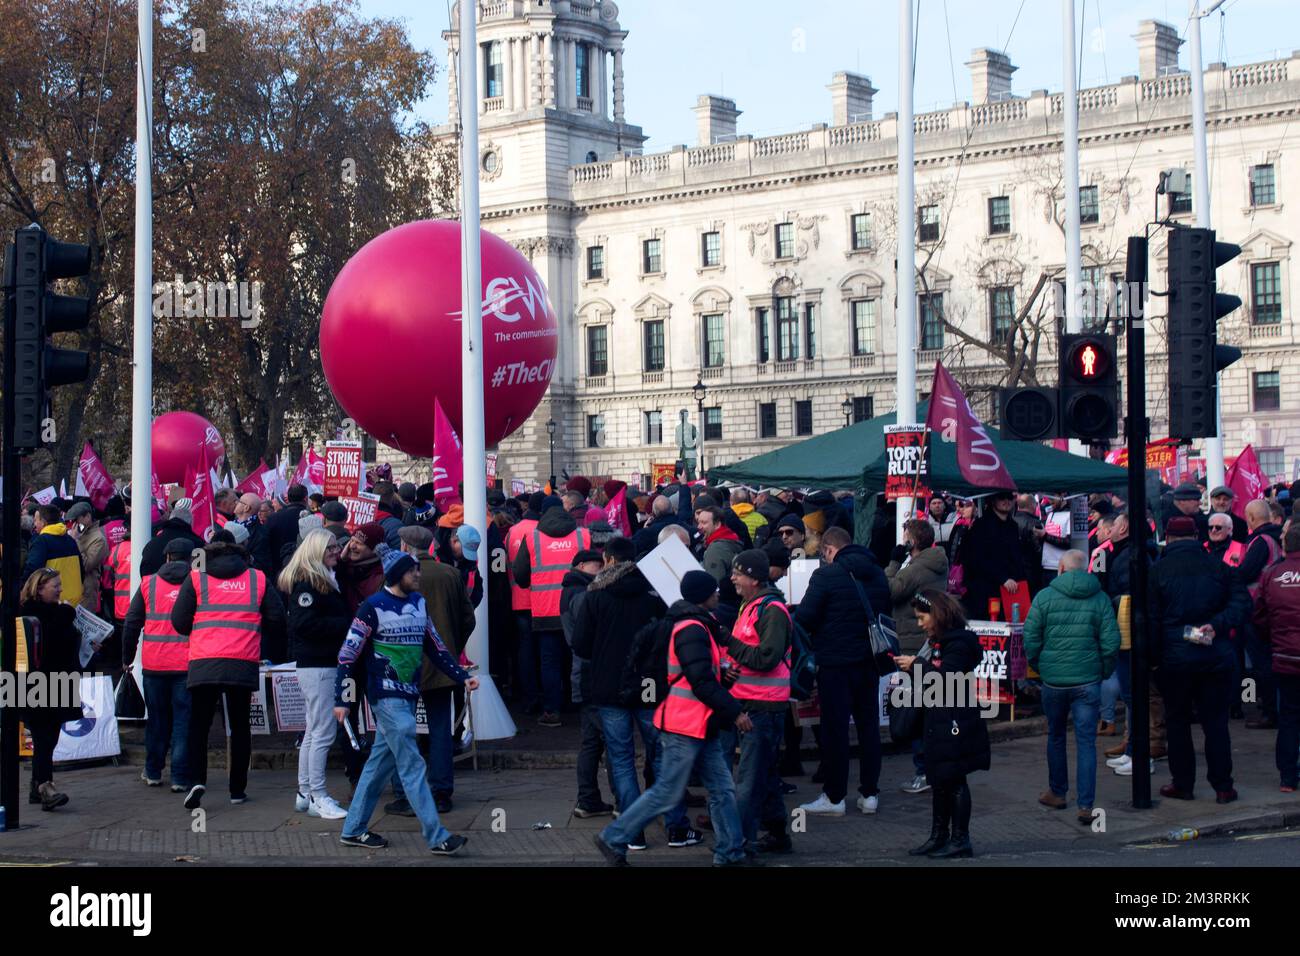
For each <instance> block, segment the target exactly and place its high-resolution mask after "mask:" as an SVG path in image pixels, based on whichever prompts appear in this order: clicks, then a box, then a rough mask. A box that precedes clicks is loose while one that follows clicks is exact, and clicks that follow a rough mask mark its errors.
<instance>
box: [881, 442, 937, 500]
mask: <svg viewBox="0 0 1300 956" xmlns="http://www.w3.org/2000/svg"><path fill="white" fill-rule="evenodd" d="M885 454H886V457H887V466H886V471H885V499H886V500H887V501H897V500H898V499H899V498H928V497H930V489H929V488H928V487H927V486H926V479H927V477H928V475H929V469H928V447H927V444H926V429H925V426H924V425H886V426H885Z"/></svg>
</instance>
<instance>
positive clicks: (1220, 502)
mask: <svg viewBox="0 0 1300 956" xmlns="http://www.w3.org/2000/svg"><path fill="white" fill-rule="evenodd" d="M1236 497H1237V495H1236V492H1234V491H1233V490H1232V489H1231V488H1229V487H1228V486H1227V485H1220V486H1219V487H1218V488H1215V489H1214V490H1213V491H1211V492H1210V514H1209V515H1206V521H1207V524H1208V521H1209V518H1210V516H1211V515H1215V514H1225V515H1228V517H1230V518H1231V519H1232V540H1233V541H1236V542H1237V543H1238V544H1245V543H1246V539H1247V538H1249V537H1250V528H1249V527H1248V526H1247V525H1246V519H1245V518H1243V517H1242V516H1241V515H1239V514H1237V513H1236V512H1234V511H1233V510H1232V503H1233V501H1234V500H1235V499H1236ZM1198 500H1199V499H1198Z"/></svg>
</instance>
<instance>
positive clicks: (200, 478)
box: [185, 448, 216, 541]
mask: <svg viewBox="0 0 1300 956" xmlns="http://www.w3.org/2000/svg"><path fill="white" fill-rule="evenodd" d="M207 458H208V450H207V449H206V448H204V449H203V467H202V468H197V469H196V468H192V467H190V466H188V465H187V466H186V468H185V497H186V498H189V499H190V514H192V515H193V516H194V520H193V524H191V527H192V528H193V529H194V533H195V534H197V535H198V536H199V537H200V538H202V539H203V540H204V541H207V540H208V539H210V538H211V537H212V531H213V529H214V525H215V524H216V507H215V504H216V502H215V500H214V497H213V491H212V467H211V466H210V465H209V464H208V461H207Z"/></svg>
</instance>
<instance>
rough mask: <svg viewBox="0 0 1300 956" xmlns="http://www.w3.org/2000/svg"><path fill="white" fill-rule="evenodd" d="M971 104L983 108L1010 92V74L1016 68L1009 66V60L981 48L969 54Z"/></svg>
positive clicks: (995, 51)
mask: <svg viewBox="0 0 1300 956" xmlns="http://www.w3.org/2000/svg"><path fill="white" fill-rule="evenodd" d="M966 66H967V67H968V68H969V69H970V82H971V103H972V104H974V105H975V106H983V105H984V104H985V103H991V102H993V101H994V100H998V99H1002V98H1003V97H1004V96H1005V95H1006V94H1008V93H1010V92H1011V74H1012V73H1014V72H1016V70H1017V69H1019V68H1018V67H1014V66H1012V65H1011V58H1010V57H1009V56H1007V55H1006V54H1005V53H1002V52H1000V51H998V50H990V49H989V48H988V47H981V48H980V49H978V50H974V51H972V52H971V58H970V62H968V63H967V64H966Z"/></svg>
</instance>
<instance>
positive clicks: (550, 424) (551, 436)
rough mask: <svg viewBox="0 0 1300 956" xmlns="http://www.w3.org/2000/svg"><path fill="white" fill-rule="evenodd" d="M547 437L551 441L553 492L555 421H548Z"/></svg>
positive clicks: (549, 419)
mask: <svg viewBox="0 0 1300 956" xmlns="http://www.w3.org/2000/svg"><path fill="white" fill-rule="evenodd" d="M546 437H547V438H549V439H550V440H551V490H552V491H554V490H555V419H554V418H548V419H547V420H546Z"/></svg>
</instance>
